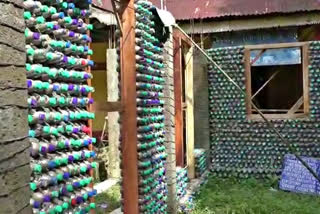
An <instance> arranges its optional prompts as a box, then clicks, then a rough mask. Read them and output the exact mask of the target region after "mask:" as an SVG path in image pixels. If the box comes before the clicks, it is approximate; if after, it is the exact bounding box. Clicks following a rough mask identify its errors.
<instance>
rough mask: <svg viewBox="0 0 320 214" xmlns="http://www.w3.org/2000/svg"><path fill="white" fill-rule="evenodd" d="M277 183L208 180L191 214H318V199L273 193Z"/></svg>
mask: <svg viewBox="0 0 320 214" xmlns="http://www.w3.org/2000/svg"><path fill="white" fill-rule="evenodd" d="M277 185H278V180H276V179H274V180H269V181H261V180H255V179H248V180H236V179H221V178H210V179H209V181H208V183H207V184H206V185H204V186H203V187H202V188H201V191H200V194H199V195H198V196H197V197H196V200H195V201H196V210H195V211H194V212H193V214H225V213H226V214H227V213H228V214H282V213H283V214H320V196H319V197H317V196H310V195H303V194H295V193H289V192H283V191H280V190H277Z"/></svg>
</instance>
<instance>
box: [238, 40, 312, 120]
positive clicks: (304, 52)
mask: <svg viewBox="0 0 320 214" xmlns="http://www.w3.org/2000/svg"><path fill="white" fill-rule="evenodd" d="M299 47H300V48H301V65H302V81H303V104H304V108H303V113H290V114H289V112H288V113H287V114H270V113H264V115H265V117H266V118H268V119H297V118H306V117H308V116H309V113H310V101H309V55H308V50H309V43H308V42H293V43H277V44H262V45H246V46H244V64H245V80H246V81H245V86H246V100H245V102H246V113H247V118H248V119H249V120H260V119H261V120H262V118H261V116H260V115H259V114H253V113H252V109H253V107H252V105H251V102H250V101H251V99H252V98H251V97H252V88H251V66H252V64H253V63H252V62H251V59H250V52H251V51H252V50H265V49H281V48H299ZM251 63H252V64H251ZM299 100H300V99H299ZM297 102H298V101H297ZM300 106H301V105H300Z"/></svg>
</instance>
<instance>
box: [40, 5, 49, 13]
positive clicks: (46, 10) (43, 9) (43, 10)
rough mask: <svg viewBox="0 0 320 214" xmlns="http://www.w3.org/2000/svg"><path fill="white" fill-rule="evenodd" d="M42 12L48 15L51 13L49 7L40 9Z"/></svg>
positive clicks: (45, 6)
mask: <svg viewBox="0 0 320 214" xmlns="http://www.w3.org/2000/svg"><path fill="white" fill-rule="evenodd" d="M40 11H41V12H43V13H46V12H48V11H49V7H48V6H47V5H43V6H42V7H41V9H40Z"/></svg>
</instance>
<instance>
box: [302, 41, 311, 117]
mask: <svg viewBox="0 0 320 214" xmlns="http://www.w3.org/2000/svg"><path fill="white" fill-rule="evenodd" d="M308 50H309V43H306V44H305V45H304V46H303V47H302V71H303V103H304V106H303V108H304V113H305V114H309V112H310V100H309V88H310V87H309V55H308Z"/></svg>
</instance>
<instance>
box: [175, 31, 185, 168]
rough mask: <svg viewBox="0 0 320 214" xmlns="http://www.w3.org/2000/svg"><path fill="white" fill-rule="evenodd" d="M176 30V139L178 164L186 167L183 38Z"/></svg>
mask: <svg viewBox="0 0 320 214" xmlns="http://www.w3.org/2000/svg"><path fill="white" fill-rule="evenodd" d="M176 32H177V31H174V37H173V42H174V43H173V53H174V61H173V63H174V100H175V104H174V105H175V125H176V127H175V132H176V133H175V134H176V135H175V141H176V162H177V166H181V167H184V157H183V155H184V148H183V111H182V72H183V71H182V63H181V57H182V50H181V45H182V44H181V38H180V37H179V36H177V35H176Z"/></svg>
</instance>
